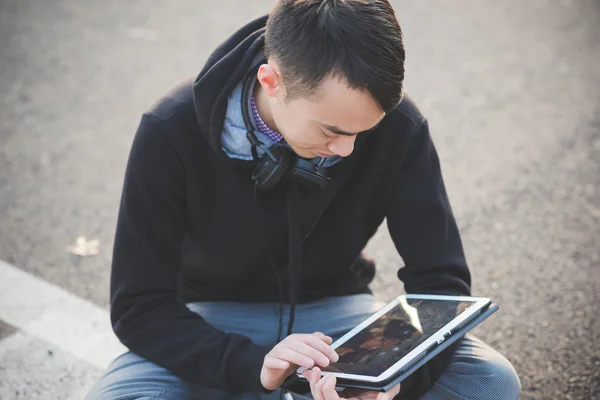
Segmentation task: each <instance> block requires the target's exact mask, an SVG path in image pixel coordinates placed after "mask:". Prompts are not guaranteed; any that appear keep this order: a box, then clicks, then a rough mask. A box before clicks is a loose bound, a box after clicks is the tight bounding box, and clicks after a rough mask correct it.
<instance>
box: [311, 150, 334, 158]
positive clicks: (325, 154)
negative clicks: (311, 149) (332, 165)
mask: <svg viewBox="0 0 600 400" xmlns="http://www.w3.org/2000/svg"><path fill="white" fill-rule="evenodd" d="M315 153H316V154H317V155H318V156H319V157H323V158H327V157H332V156H333V155H334V154H329V153H321V152H320V151H315Z"/></svg>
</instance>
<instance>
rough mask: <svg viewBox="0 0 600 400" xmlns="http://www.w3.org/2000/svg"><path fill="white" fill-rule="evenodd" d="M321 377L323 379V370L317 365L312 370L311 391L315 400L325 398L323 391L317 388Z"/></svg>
mask: <svg viewBox="0 0 600 400" xmlns="http://www.w3.org/2000/svg"><path fill="white" fill-rule="evenodd" d="M319 379H321V370H320V369H319V368H318V367H315V368H313V369H312V370H311V371H310V379H309V382H310V392H311V393H312V395H313V399H314V400H325V399H324V398H323V393H322V392H321V391H320V390H319V389H318V388H317V386H318V384H319Z"/></svg>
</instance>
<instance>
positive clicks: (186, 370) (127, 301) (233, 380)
mask: <svg viewBox="0 0 600 400" xmlns="http://www.w3.org/2000/svg"><path fill="white" fill-rule="evenodd" d="M184 231H185V179H184V168H183V165H182V162H181V160H180V158H179V156H178V153H177V150H176V146H175V145H174V140H173V136H172V135H171V134H170V133H169V132H168V130H167V128H166V126H165V125H164V124H163V123H162V122H161V121H160V120H158V119H157V118H156V117H154V116H152V115H150V114H145V115H144V116H143V117H142V120H141V122H140V125H139V128H138V131H137V133H136V135H135V138H134V142H133V146H132V149H131V153H130V156H129V161H128V164H127V171H126V174H125V182H124V186H123V193H122V198H121V205H120V210H119V217H118V223H117V231H116V237H115V245H114V254H113V263H112V275H111V320H112V325H113V329H114V331H115V333H116V335H117V337H118V338H119V339H120V340H121V342H122V343H123V344H124V345H125V346H127V347H128V348H129V349H130V350H131V351H132V352H134V353H136V354H139V355H140V356H142V357H144V358H146V359H147V360H149V361H151V362H154V363H155V364H157V365H160V366H162V367H165V368H167V369H170V370H172V371H173V372H174V373H175V374H177V375H178V376H180V377H182V378H183V379H185V380H187V381H190V382H194V383H196V384H198V385H200V386H204V387H207V388H208V387H210V388H216V389H221V390H226V391H230V392H232V393H239V392H244V391H247V392H265V393H268V391H266V390H265V389H264V388H263V387H262V386H261V383H260V370H261V367H262V363H263V359H264V356H265V355H266V354H267V353H268V351H269V350H270V349H268V348H265V347H263V346H259V345H257V344H255V343H253V342H252V341H251V340H250V339H249V338H247V337H245V336H242V335H238V334H232V333H225V332H223V331H222V330H219V329H216V328H215V327H213V326H211V325H209V324H208V323H207V322H206V321H205V320H204V319H203V318H202V317H200V316H199V315H197V314H195V313H193V312H191V311H189V310H188V308H187V307H186V306H185V304H183V303H182V302H180V301H178V299H177V286H176V274H177V271H178V268H179V265H180V261H181V260H180V246H181V242H182V237H183V234H184Z"/></svg>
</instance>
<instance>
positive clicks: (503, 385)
mask: <svg viewBox="0 0 600 400" xmlns="http://www.w3.org/2000/svg"><path fill="white" fill-rule="evenodd" d="M489 362H490V365H489V366H488V368H489V370H490V372H491V374H490V380H491V381H490V382H489V384H490V389H491V390H492V391H493V392H494V393H496V394H497V396H499V397H498V398H499V399H515V400H517V399H519V398H520V395H521V380H520V379H519V375H518V374H517V371H516V370H515V367H513V365H512V364H511V362H510V361H508V360H507V359H506V358H505V357H504V356H502V355H500V354H498V355H497V357H495V358H494V359H493V360H490V361H489Z"/></svg>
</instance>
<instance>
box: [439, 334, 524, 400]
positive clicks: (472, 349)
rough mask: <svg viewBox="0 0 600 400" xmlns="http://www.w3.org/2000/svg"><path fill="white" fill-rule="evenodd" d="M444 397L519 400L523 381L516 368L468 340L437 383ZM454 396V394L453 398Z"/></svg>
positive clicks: (492, 351)
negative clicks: (457, 396) (457, 395)
mask: <svg viewBox="0 0 600 400" xmlns="http://www.w3.org/2000/svg"><path fill="white" fill-rule="evenodd" d="M437 386H438V389H439V390H442V391H443V392H444V396H441V397H442V398H456V397H453V396H455V394H457V393H458V394H460V396H459V398H460V399H486V400H495V399H498V400H517V399H519V397H520V394H521V381H520V380H519V376H518V375H517V372H516V371H515V368H514V367H513V365H512V364H511V363H510V361H508V360H507V359H506V357H504V356H503V355H501V354H500V353H498V352H497V351H496V350H493V349H492V348H490V347H489V346H487V345H485V344H484V343H483V342H480V341H478V340H471V341H468V340H467V341H466V342H465V345H463V346H462V348H459V350H458V351H457V354H456V355H455V357H454V358H453V362H451V363H450V365H449V366H448V369H447V371H446V373H444V374H442V376H441V377H440V379H439V380H438V385H437ZM452 394H454V395H452Z"/></svg>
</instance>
